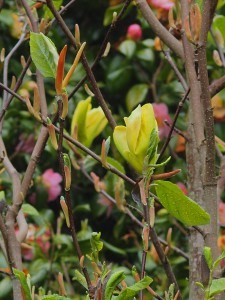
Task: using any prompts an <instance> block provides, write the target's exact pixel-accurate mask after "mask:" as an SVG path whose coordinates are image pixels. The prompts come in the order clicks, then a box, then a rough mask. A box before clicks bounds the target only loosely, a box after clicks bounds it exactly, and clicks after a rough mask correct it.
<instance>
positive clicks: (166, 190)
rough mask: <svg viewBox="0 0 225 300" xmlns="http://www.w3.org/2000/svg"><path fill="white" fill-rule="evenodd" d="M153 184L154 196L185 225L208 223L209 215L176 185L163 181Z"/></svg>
mask: <svg viewBox="0 0 225 300" xmlns="http://www.w3.org/2000/svg"><path fill="white" fill-rule="evenodd" d="M155 184H156V186H155V189H156V194H157V196H158V197H159V201H160V202H161V204H162V205H163V206H164V207H165V208H166V209H167V210H168V212H169V213H171V215H173V216H174V217H175V218H177V219H178V220H180V221H181V222H183V223H184V224H185V225H187V226H194V225H204V224H208V223H209V222H210V216H209V214H208V213H207V212H206V211H205V210H204V209H203V208H201V206H199V205H198V204H197V203H196V202H194V201H193V200H192V199H190V198H189V197H187V196H185V195H184V194H183V192H182V191H181V190H180V188H179V187H178V186H177V185H176V184H173V183H171V182H169V181H163V180H157V181H155Z"/></svg>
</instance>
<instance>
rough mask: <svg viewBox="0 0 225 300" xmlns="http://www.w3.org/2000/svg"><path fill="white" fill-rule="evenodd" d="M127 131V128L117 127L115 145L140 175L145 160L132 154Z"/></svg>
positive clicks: (114, 135) (114, 136)
mask: <svg viewBox="0 0 225 300" xmlns="http://www.w3.org/2000/svg"><path fill="white" fill-rule="evenodd" d="M126 131H127V129H126V127H125V126H116V128H115V130H114V132H113V139H114V143H115V145H116V147H117V149H118V151H119V152H120V154H121V155H122V156H123V158H124V159H125V160H126V161H127V162H128V163H129V164H130V165H131V166H132V167H133V168H134V169H135V170H136V171H137V172H139V173H141V172H142V169H143V160H141V159H140V158H139V157H138V156H136V155H134V154H133V153H131V152H130V150H129V148H128V145H127V140H126V137H127V132H126Z"/></svg>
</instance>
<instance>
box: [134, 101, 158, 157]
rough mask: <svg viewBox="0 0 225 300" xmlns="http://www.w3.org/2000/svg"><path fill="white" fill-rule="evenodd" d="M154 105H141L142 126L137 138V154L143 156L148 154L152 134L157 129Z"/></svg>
mask: <svg viewBox="0 0 225 300" xmlns="http://www.w3.org/2000/svg"><path fill="white" fill-rule="evenodd" d="M156 124H157V123H156V120H155V115H154V111H153V107H152V105H151V104H150V103H148V104H145V105H143V106H142V107H141V128H140V131H139V136H138V140H137V147H136V152H135V153H136V154H138V155H141V156H142V157H143V158H144V157H145V156H146V152H147V149H148V147H149V144H150V143H151V141H150V136H151V132H152V130H153V129H154V128H155V129H157V127H156V126H157V125H156Z"/></svg>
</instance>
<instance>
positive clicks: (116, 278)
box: [104, 271, 126, 300]
mask: <svg viewBox="0 0 225 300" xmlns="http://www.w3.org/2000/svg"><path fill="white" fill-rule="evenodd" d="M125 277H126V276H125V274H124V272H123V271H118V272H115V273H113V274H112V275H111V276H110V278H109V280H108V282H107V284H106V288H105V295H104V296H105V297H104V299H105V300H111V298H112V295H113V291H114V290H115V288H116V286H117V285H118V284H119V283H120V282H121V281H122V280H124V279H125Z"/></svg>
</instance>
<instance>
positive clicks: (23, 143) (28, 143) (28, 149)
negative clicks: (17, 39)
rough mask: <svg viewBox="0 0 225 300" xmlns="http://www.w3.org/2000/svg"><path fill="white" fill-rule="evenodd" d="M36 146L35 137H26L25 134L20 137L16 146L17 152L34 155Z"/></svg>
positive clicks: (31, 135)
mask: <svg viewBox="0 0 225 300" xmlns="http://www.w3.org/2000/svg"><path fill="white" fill-rule="evenodd" d="M34 145H35V140H34V135H33V134H30V135H29V136H28V137H25V135H24V134H21V135H20V136H19V144H18V145H17V146H16V149H15V150H16V152H25V153H32V151H33V149H34Z"/></svg>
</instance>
